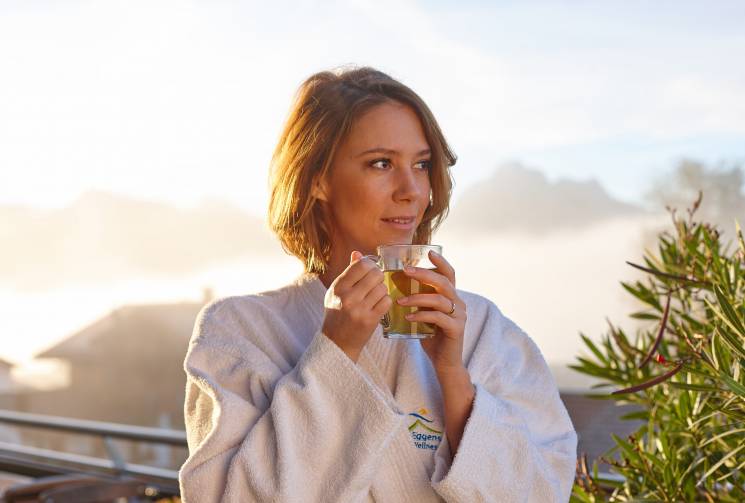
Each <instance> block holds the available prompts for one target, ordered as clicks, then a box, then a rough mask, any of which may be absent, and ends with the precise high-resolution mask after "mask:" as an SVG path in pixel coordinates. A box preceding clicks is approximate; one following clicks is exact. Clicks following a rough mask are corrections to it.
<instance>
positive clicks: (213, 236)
mask: <svg viewBox="0 0 745 503" xmlns="http://www.w3.org/2000/svg"><path fill="white" fill-rule="evenodd" d="M0 235H3V237H4V239H3V247H2V249H0V278H2V279H0V283H4V285H3V286H6V287H11V288H17V289H19V290H37V289H47V288H52V287H55V286H59V285H63V284H68V283H71V284H77V283H106V282H111V281H115V280H121V279H126V278H128V277H132V276H147V277H154V278H158V277H159V278H168V277H171V278H174V277H177V276H179V275H183V274H186V273H191V272H194V271H198V270H200V269H204V268H207V267H209V266H212V265H215V264H219V263H221V262H225V261H230V260H235V259H238V258H240V257H247V256H251V257H256V258H258V259H261V258H262V257H266V256H269V255H276V254H278V253H279V254H281V253H283V252H282V251H281V248H280V245H279V243H278V242H277V240H276V239H274V238H273V235H272V234H271V233H270V231H269V229H268V226H267V225H266V224H265V223H264V222H263V221H262V220H259V219H258V218H255V217H252V216H250V215H248V214H246V213H244V212H243V211H242V210H240V209H238V208H236V207H234V206H231V205H230V204H227V203H223V202H218V201H205V202H204V203H203V204H202V205H201V206H199V207H197V208H194V209H179V208H175V207H173V206H169V205H167V204H163V203H156V202H148V201H143V200H138V199H134V198H130V197H126V196H120V195H115V194H112V193H107V192H95V191H93V192H87V193H86V194H84V195H83V196H82V197H80V198H79V199H78V200H77V201H76V202H75V203H74V204H72V205H71V206H69V207H66V208H62V209H59V210H38V209H32V208H24V207H0Z"/></svg>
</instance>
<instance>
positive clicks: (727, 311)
mask: <svg viewBox="0 0 745 503" xmlns="http://www.w3.org/2000/svg"><path fill="white" fill-rule="evenodd" d="M714 294H715V295H716V296H717V302H718V303H719V305H720V306H721V308H722V311H721V314H722V315H724V316H723V317H722V319H723V320H725V321H726V322H727V325H729V326H730V327H732V329H733V330H735V332H737V333H738V334H739V335H741V336H742V337H744V338H745V326H743V324H742V320H740V318H739V317H738V316H737V312H736V311H735V309H734V308H733V307H732V304H730V302H729V300H727V297H726V296H725V295H724V292H723V291H722V289H721V288H719V287H718V286H715V287H714ZM717 314H719V313H717Z"/></svg>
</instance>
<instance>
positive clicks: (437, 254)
mask: <svg viewBox="0 0 745 503" xmlns="http://www.w3.org/2000/svg"><path fill="white" fill-rule="evenodd" d="M429 252H430V253H431V254H432V255H434V256H435V257H441V256H442V255H440V254H439V253H437V252H436V251H434V250H430V251H429Z"/></svg>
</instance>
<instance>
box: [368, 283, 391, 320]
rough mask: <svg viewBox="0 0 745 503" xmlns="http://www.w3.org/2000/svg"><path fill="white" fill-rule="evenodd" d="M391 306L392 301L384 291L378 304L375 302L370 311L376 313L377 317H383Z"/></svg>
mask: <svg viewBox="0 0 745 503" xmlns="http://www.w3.org/2000/svg"><path fill="white" fill-rule="evenodd" d="M392 304H393V301H392V300H391V297H390V296H389V295H388V289H386V291H385V293H384V294H383V296H382V297H380V300H378V302H376V303H375V305H374V306H373V307H372V310H373V311H374V312H375V313H377V314H378V316H383V314H385V313H387V312H388V310H389V309H390V308H391V305H392Z"/></svg>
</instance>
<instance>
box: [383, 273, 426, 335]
mask: <svg viewBox="0 0 745 503" xmlns="http://www.w3.org/2000/svg"><path fill="white" fill-rule="evenodd" d="M383 275H384V277H385V279H384V281H385V286H386V287H387V288H388V295H390V296H391V300H393V305H391V308H390V309H389V310H388V312H387V313H386V314H385V315H384V316H383V323H382V324H383V335H384V336H385V337H388V338H391V339H395V338H397V337H400V336H405V338H411V337H415V338H422V339H423V338H425V337H432V336H433V335H434V334H435V325H433V324H431V323H423V322H416V321H409V320H407V319H406V318H404V316H406V315H407V314H409V313H415V312H417V311H418V310H419V309H421V310H422V311H429V310H430V308H427V307H421V308H420V307H415V306H402V305H401V304H399V303H398V302H397V301H398V299H400V298H401V297H408V296H410V295H414V294H417V293H436V292H435V289H434V287H433V286H430V285H426V284H424V283H421V282H419V281H417V280H415V279H413V278H411V277H409V276H407V275H406V273H405V272H403V271H401V270H395V271H383Z"/></svg>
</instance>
